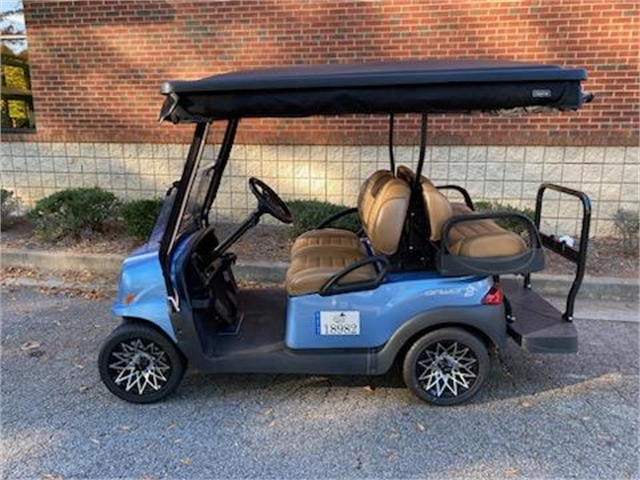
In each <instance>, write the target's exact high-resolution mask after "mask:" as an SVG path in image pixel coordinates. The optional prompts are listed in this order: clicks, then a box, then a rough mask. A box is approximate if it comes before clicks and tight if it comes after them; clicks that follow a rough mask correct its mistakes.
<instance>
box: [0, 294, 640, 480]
mask: <svg viewBox="0 0 640 480" xmlns="http://www.w3.org/2000/svg"><path fill="white" fill-rule="evenodd" d="M109 309H110V302H109V301H106V300H90V299H85V298H82V297H68V296H63V295H53V294H42V293H39V292H38V291H37V290H34V289H25V288H21V289H16V290H12V289H6V290H5V291H3V296H2V332H1V345H2V364H1V374H2V376H1V382H2V383H1V388H2V396H1V406H2V410H1V415H2V417H1V427H2V432H1V433H2V439H1V441H2V444H1V447H2V455H1V456H0V462H1V466H2V477H3V478H7V479H17V478H47V479H54V478H65V479H68V478H116V477H119V478H147V479H150V478H229V477H234V478H239V477H240V478H242V477H253V478H303V477H304V478H318V477H322V478H425V477H431V478H454V477H455V478H459V477H465V478H468V477H473V478H534V477H535V478H558V477H576V478H638V474H639V471H638V450H639V445H638V432H639V430H638V418H639V415H638V413H639V412H638V389H639V385H638V368H639V367H638V353H639V352H638V323H637V322H629V321H615V319H608V318H606V317H601V318H602V319H601V320H593V319H591V320H582V319H580V317H578V319H577V320H576V325H577V327H578V329H579V332H580V352H579V353H578V354H575V355H566V356H552V355H540V356H534V355H530V354H528V353H526V352H524V351H522V350H520V349H519V348H518V347H517V346H516V345H515V344H513V343H510V345H509V348H508V349H507V351H506V352H505V355H504V363H502V364H501V363H499V362H496V363H494V365H493V368H492V372H491V376H490V379H489V380H488V382H487V384H486V385H485V387H484V389H483V390H482V391H481V392H480V393H479V394H478V395H477V396H476V397H475V398H474V399H473V400H472V401H471V402H470V403H468V404H466V405H463V406H458V407H453V408H437V407H431V406H428V405H425V404H421V403H419V402H418V401H416V400H414V399H413V398H412V396H411V395H410V394H409V392H408V391H407V390H406V389H405V388H404V385H403V384H402V380H401V378H400V376H399V375H398V373H397V372H391V373H389V374H387V375H385V376H383V377H375V378H371V377H324V376H291V375H236V376H230V375H219V376H216V375H201V374H197V373H188V374H187V376H186V377H185V379H184V380H183V383H182V385H181V386H180V388H179V389H178V390H177V392H176V393H175V394H174V395H173V396H171V397H170V398H169V399H167V400H166V401H164V402H162V403H159V404H154V405H146V406H140V405H132V404H127V403H125V402H123V401H120V400H118V399H117V398H116V397H115V396H113V395H112V394H110V393H109V392H108V391H107V390H106V388H105V387H104V386H103V385H102V384H101V383H100V380H99V377H98V372H97V367H96V357H97V354H98V349H99V347H100V344H101V342H102V341H103V339H104V338H105V337H106V336H107V335H108V333H109V332H110V331H111V329H112V328H113V327H114V326H115V325H116V321H115V320H114V319H112V318H111V317H110V314H109Z"/></svg>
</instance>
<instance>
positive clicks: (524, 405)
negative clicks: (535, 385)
mask: <svg viewBox="0 0 640 480" xmlns="http://www.w3.org/2000/svg"><path fill="white" fill-rule="evenodd" d="M520 406H521V407H522V408H529V407H531V406H532V405H531V402H527V401H526V400H523V401H522V402H520Z"/></svg>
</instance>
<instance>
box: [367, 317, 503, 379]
mask: <svg viewBox="0 0 640 480" xmlns="http://www.w3.org/2000/svg"><path fill="white" fill-rule="evenodd" d="M445 326H446V327H456V326H459V327H461V328H464V329H465V330H470V331H471V332H472V333H473V332H474V331H476V332H481V333H482V335H483V336H485V337H486V338H488V339H489V340H490V342H491V343H492V344H493V345H494V346H495V347H497V348H498V350H502V349H504V346H505V343H506V339H507V328H506V318H505V310H504V305H478V306H474V307H452V308H441V309H436V310H432V311H429V312H425V313H422V314H419V315H417V316H415V317H413V318H412V319H411V320H409V321H407V322H405V323H404V324H403V325H402V326H401V327H400V328H399V329H398V330H397V331H396V332H395V333H394V334H393V335H392V336H391V338H390V339H389V341H388V342H387V343H386V344H385V346H384V347H383V348H382V349H381V350H380V352H379V353H378V354H377V355H376V357H377V362H376V364H375V366H374V368H373V370H374V371H372V372H371V374H382V373H384V372H386V371H387V370H389V369H390V368H391V366H392V365H393V362H394V361H395V359H396V357H397V356H398V353H400V351H402V349H403V348H404V347H405V346H409V345H408V344H409V343H410V341H411V340H412V339H413V338H414V337H416V336H418V335H419V334H421V333H422V332H425V331H427V330H435V329H437V328H443V327H445Z"/></svg>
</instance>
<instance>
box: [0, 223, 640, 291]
mask: <svg viewBox="0 0 640 480" xmlns="http://www.w3.org/2000/svg"><path fill="white" fill-rule="evenodd" d="M235 228H236V225H233V224H220V225H217V226H216V229H217V234H218V238H220V239H223V238H225V237H226V236H227V235H229V234H230V233H231V232H232V231H233V230H234V229H235ZM289 232H290V229H289V227H284V226H278V225H258V226H257V227H255V228H254V229H253V230H250V231H249V232H248V233H247V234H245V236H244V237H243V238H242V239H241V240H240V241H239V242H238V243H236V244H235V245H234V246H233V247H232V251H233V252H234V253H235V254H236V255H237V256H238V260H239V261H257V260H260V261H278V262H288V261H289V251H290V249H291V244H292V241H291V239H290V238H289ZM140 244H141V242H140V241H138V240H135V239H133V238H131V237H128V236H127V235H126V234H124V233H123V232H112V233H109V234H104V235H101V236H99V237H96V238H90V239H85V240H81V241H80V242H73V241H70V240H65V241H61V242H47V241H44V240H41V239H39V238H38V237H37V236H36V235H35V234H34V231H33V227H32V226H31V225H30V224H29V223H28V222H22V223H20V224H17V225H15V226H14V227H12V228H11V229H9V230H8V231H6V232H2V248H11V249H31V250H46V251H65V252H76V253H114V254H121V255H124V254H126V253H128V252H130V251H131V250H133V249H134V248H136V247H137V246H139V245H140ZM546 255H547V262H546V264H547V267H546V269H545V270H544V272H543V273H548V274H554V275H572V274H573V272H574V271H575V266H574V265H573V264H572V263H570V262H568V261H567V260H565V259H564V258H562V257H560V256H559V255H556V254H554V253H552V252H549V251H547V252H546ZM587 275H590V276H596V277H618V278H638V254H637V252H636V254H635V255H624V254H623V252H622V248H621V241H620V240H619V239H617V238H611V237H597V238H593V239H591V241H590V243H589V250H588V255H587Z"/></svg>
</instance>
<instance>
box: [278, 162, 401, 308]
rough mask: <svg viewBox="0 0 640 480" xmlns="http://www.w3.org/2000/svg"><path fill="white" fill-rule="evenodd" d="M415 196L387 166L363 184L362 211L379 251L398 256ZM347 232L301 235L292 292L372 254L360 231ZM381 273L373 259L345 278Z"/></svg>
mask: <svg viewBox="0 0 640 480" xmlns="http://www.w3.org/2000/svg"><path fill="white" fill-rule="evenodd" d="M410 196H411V191H410V188H409V185H408V184H407V183H406V182H405V181H404V180H400V179H397V178H395V177H394V176H393V174H392V173H391V172H390V171H388V170H387V171H385V170H381V171H378V172H376V173H374V174H373V175H372V176H371V177H370V178H369V179H368V180H367V182H365V184H364V185H363V188H362V191H361V193H360V198H359V199H358V213H359V214H360V219H361V221H362V227H363V229H364V233H365V235H366V236H367V238H368V241H369V244H370V248H371V250H372V252H373V253H374V254H376V255H393V254H394V253H396V251H397V250H398V245H399V243H400V237H401V235H402V230H403V227H404V221H405V218H406V215H407V209H408V206H409V198H410ZM325 230H330V231H328V232H325ZM342 232H345V231H344V230H339V229H320V230H312V231H310V232H307V233H305V234H303V235H301V236H300V237H299V238H298V239H297V240H296V242H295V243H294V247H295V246H296V244H297V247H296V248H295V249H294V251H293V252H292V255H291V263H290V265H289V269H288V270H287V277H286V281H285V285H286V289H287V293H288V294H289V295H292V296H293V295H304V294H308V293H314V292H317V291H319V290H320V288H321V287H322V286H323V285H324V284H325V283H326V282H327V281H328V280H329V279H330V278H331V277H333V276H334V275H335V274H337V273H339V272H340V271H341V270H342V269H344V268H345V267H347V266H349V265H351V264H352V263H354V262H357V261H359V260H362V259H364V258H366V257H367V255H368V253H369V252H368V251H367V248H366V247H365V245H364V244H363V243H362V242H361V241H360V239H359V238H358V237H357V235H356V234H353V236H352V235H350V234H345V233H342ZM351 240H354V243H350V242H351ZM376 275H377V272H376V269H375V268H374V266H373V265H371V264H369V265H365V266H363V267H362V268H359V269H357V270H354V271H353V272H351V273H349V274H348V275H347V276H345V278H344V279H343V281H342V282H341V283H342V284H346V283H352V282H365V281H369V280H374V279H375V278H376Z"/></svg>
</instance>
